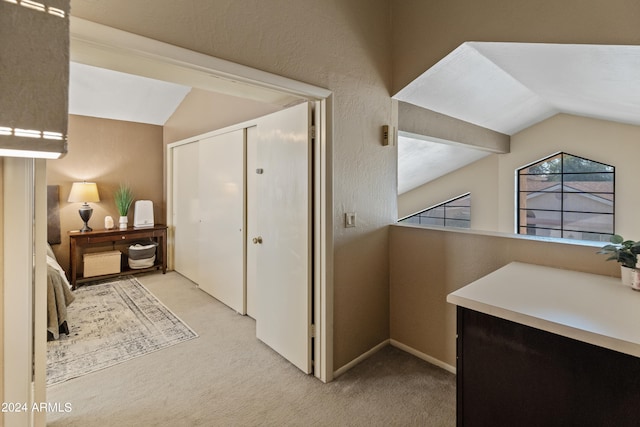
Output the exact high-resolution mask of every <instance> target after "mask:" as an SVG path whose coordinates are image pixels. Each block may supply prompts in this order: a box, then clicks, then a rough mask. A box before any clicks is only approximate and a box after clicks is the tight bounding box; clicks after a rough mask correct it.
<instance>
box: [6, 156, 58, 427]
mask: <svg viewBox="0 0 640 427" xmlns="http://www.w3.org/2000/svg"><path fill="white" fill-rule="evenodd" d="M2 162H3V167H2V172H3V179H2V183H3V187H4V188H3V192H2V197H3V201H2V203H1V204H2V206H3V230H4V235H3V246H4V247H3V253H4V258H3V266H2V276H3V277H2V281H3V283H4V300H3V313H4V314H3V316H4V319H3V322H2V323H3V327H4V330H3V340H4V354H3V355H2V358H3V362H4V363H3V365H4V366H3V371H2V378H3V381H2V384H1V385H0V386H1V387H3V389H4V395H3V402H7V403H8V402H13V403H18V402H20V404H21V405H25V406H24V407H23V408H20V409H21V410H10V411H9V412H7V413H4V414H0V415H1V416H4V425H6V426H7V427H11V426H32V425H36V426H40V425H42V426H43V425H44V424H45V422H46V419H45V418H46V413H45V412H38V411H32V409H33V405H40V403H42V402H46V385H45V381H46V351H47V341H46V340H47V338H46V337H47V332H46V329H47V319H46V301H47V283H46V282H47V276H46V271H47V264H46V255H45V254H46V241H47V233H46V229H47V214H46V212H47V202H46V200H47V199H46V177H45V176H46V163H45V160H44V159H27V158H13V157H6V158H4V159H2ZM25 409H26V410H25ZM0 424H3V420H2V418H0Z"/></svg>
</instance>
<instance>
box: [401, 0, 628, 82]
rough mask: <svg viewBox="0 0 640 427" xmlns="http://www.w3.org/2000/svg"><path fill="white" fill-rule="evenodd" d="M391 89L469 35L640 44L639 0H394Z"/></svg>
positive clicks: (501, 39) (496, 39)
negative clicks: (506, 0)
mask: <svg viewBox="0 0 640 427" xmlns="http://www.w3.org/2000/svg"><path fill="white" fill-rule="evenodd" d="M391 4H392V17H393V90H392V92H393V94H395V93H397V92H398V91H399V90H400V89H402V88H403V87H404V86H406V85H407V84H408V83H409V82H411V81H412V80H414V79H415V78H416V77H418V76H419V75H420V74H422V73H423V72H424V71H426V70H427V69H429V68H430V67H431V66H433V65H434V64H435V63H436V62H438V61H439V60H440V59H442V58H443V57H444V56H445V55H447V54H448V53H449V52H451V51H452V50H454V49H455V48H456V47H458V46H459V45H460V44H461V43H463V42H465V41H488V42H534V43H580V44H584V43H586V44H640V31H639V30H638V22H639V21H640V3H639V2H637V1H635V0H608V1H602V0H564V1H557V0H536V1H531V0H511V1H508V2H505V1H503V0H462V1H450V0H430V1H424V0H392V1H391Z"/></svg>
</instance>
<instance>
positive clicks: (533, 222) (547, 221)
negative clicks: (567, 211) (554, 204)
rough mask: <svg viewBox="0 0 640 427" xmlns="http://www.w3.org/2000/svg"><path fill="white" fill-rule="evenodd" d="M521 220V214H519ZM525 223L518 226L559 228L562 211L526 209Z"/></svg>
mask: <svg viewBox="0 0 640 427" xmlns="http://www.w3.org/2000/svg"><path fill="white" fill-rule="evenodd" d="M520 218H521V221H522V218H523V216H522V215H521V216H520ZM524 218H526V222H525V223H522V222H521V223H520V226H528V227H537V228H558V229H559V228H560V226H561V225H562V212H554V211H541V210H527V211H526V216H524Z"/></svg>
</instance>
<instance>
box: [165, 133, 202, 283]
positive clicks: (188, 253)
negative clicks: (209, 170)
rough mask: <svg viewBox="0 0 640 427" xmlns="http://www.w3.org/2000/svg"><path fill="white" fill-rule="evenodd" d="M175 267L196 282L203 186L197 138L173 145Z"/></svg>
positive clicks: (197, 277) (198, 275)
mask: <svg viewBox="0 0 640 427" xmlns="http://www.w3.org/2000/svg"><path fill="white" fill-rule="evenodd" d="M172 150H173V200H174V202H173V225H174V229H175V235H174V257H173V259H174V269H175V270H176V271H177V272H178V273H180V274H182V275H183V276H185V277H186V278H188V279H189V280H192V281H194V282H196V283H198V281H199V280H200V273H199V270H200V268H199V261H198V257H199V246H200V243H199V240H200V237H199V236H200V190H199V186H198V180H199V177H198V162H199V160H198V142H191V143H189V144H184V145H179V146H177V147H174V148H173V149H172Z"/></svg>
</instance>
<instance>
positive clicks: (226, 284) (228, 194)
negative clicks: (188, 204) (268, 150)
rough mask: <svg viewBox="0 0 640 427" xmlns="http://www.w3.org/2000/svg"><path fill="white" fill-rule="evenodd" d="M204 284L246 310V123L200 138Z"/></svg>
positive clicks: (200, 261) (215, 295)
mask: <svg viewBox="0 0 640 427" xmlns="http://www.w3.org/2000/svg"><path fill="white" fill-rule="evenodd" d="M199 159H200V161H199V187H200V209H201V213H200V214H201V229H200V235H199V237H200V238H199V242H200V243H199V246H200V257H199V264H200V272H199V276H200V279H199V281H198V284H199V285H200V288H201V289H202V290H203V291H205V292H207V293H209V294H210V295H212V296H213V297H215V298H216V299H218V300H220V301H222V302H223V303H225V304H226V305H228V306H229V307H231V308H233V309H234V310H236V311H237V312H239V313H241V314H244V313H245V307H244V286H245V285H244V221H245V220H244V175H245V170H244V129H240V130H237V131H233V132H229V133H225V134H222V135H217V136H212V137H209V138H205V139H202V140H201V141H200V149H199Z"/></svg>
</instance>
